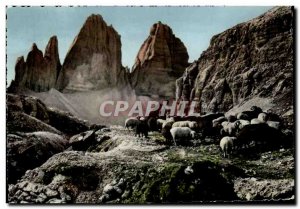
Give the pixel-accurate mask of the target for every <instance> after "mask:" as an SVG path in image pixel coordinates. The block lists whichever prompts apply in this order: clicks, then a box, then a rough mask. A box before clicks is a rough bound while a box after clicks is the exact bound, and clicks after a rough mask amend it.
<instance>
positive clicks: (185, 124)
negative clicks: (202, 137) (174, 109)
mask: <svg viewBox="0 0 300 209" xmlns="http://www.w3.org/2000/svg"><path fill="white" fill-rule="evenodd" d="M174 127H189V128H190V129H196V128H197V122H196V121H188V120H186V121H177V122H174V123H173V125H172V128H174Z"/></svg>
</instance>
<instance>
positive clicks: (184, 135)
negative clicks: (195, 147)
mask: <svg viewBox="0 0 300 209" xmlns="http://www.w3.org/2000/svg"><path fill="white" fill-rule="evenodd" d="M170 133H171V135H172V138H173V141H174V144H175V145H176V141H177V140H187V139H193V138H195V134H196V132H195V131H193V130H192V129H190V128H189V127H174V128H172V129H171V130H170Z"/></svg>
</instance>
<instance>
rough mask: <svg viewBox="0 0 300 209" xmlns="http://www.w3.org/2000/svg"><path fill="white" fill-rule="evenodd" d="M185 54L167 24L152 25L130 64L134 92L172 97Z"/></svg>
mask: <svg viewBox="0 0 300 209" xmlns="http://www.w3.org/2000/svg"><path fill="white" fill-rule="evenodd" d="M188 57H189V56H188V53H187V50H186V48H185V46H184V44H183V43H182V42H181V40H180V39H179V38H177V37H175V35H174V34H173V31H172V29H171V28H170V27H169V26H167V25H165V24H162V23H161V22H158V23H156V24H154V25H153V26H152V27H151V29H150V34H149V36H148V38H147V39H146V40H145V42H144V43H143V44H142V46H141V48H140V50H139V52H138V54H137V57H136V60H135V64H134V66H133V67H132V73H131V84H132V86H133V88H134V89H135V91H136V93H137V94H138V95H160V96H166V97H170V96H174V90H175V85H174V82H175V80H176V78H178V77H179V76H180V75H181V74H182V73H183V71H184V69H185V67H187V66H188Z"/></svg>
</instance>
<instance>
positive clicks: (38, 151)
mask: <svg viewBox="0 0 300 209" xmlns="http://www.w3.org/2000/svg"><path fill="white" fill-rule="evenodd" d="M67 144H68V141H67V140H66V139H65V138H64V137H63V136H61V135H58V134H54V133H50V132H45V131H40V132H32V133H18V134H8V135H7V162H8V164H7V171H8V173H7V177H8V183H14V182H16V180H17V179H19V178H20V177H21V176H22V175H24V173H25V171H27V170H29V169H33V168H35V167H38V166H40V165H41V164H43V163H44V162H46V161H47V160H48V159H49V158H50V157H51V156H52V155H54V154H56V153H59V152H62V151H64V149H65V148H66V147H67Z"/></svg>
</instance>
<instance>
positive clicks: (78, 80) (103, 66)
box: [57, 14, 128, 92]
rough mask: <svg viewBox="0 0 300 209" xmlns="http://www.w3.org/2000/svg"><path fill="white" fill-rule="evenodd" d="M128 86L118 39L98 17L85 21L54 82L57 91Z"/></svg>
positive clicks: (117, 35) (115, 32) (112, 29)
mask: <svg viewBox="0 0 300 209" xmlns="http://www.w3.org/2000/svg"><path fill="white" fill-rule="evenodd" d="M127 84H128V73H127V72H126V71H125V70H124V69H123V67H122V65H121V40H120V35H119V34H118V33H117V31H116V30H115V29H114V28H113V27H112V26H108V25H107V24H106V23H105V21H104V20H103V18H102V17H101V16H100V15H94V14H93V15H91V16H89V17H88V18H87V20H86V22H85V23H84V25H83V26H82V28H81V30H80V32H79V34H78V35H77V36H76V37H75V39H74V41H73V43H72V45H71V47H70V49H69V51H68V53H67V55H66V58H65V60H64V63H63V66H62V70H61V72H60V74H59V77H58V81H57V89H58V90H60V91H64V92H66V91H69V92H71V91H87V90H99V89H104V88H111V87H124V86H126V85H127Z"/></svg>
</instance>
